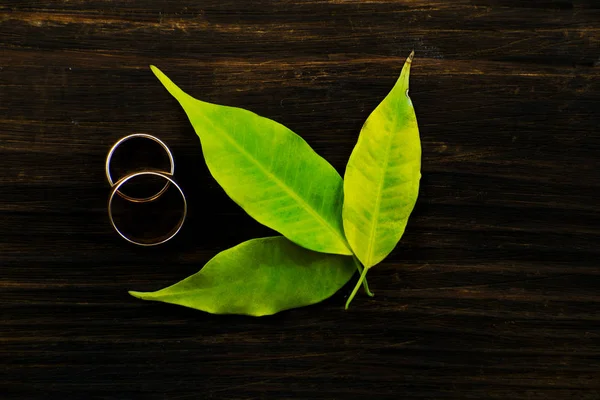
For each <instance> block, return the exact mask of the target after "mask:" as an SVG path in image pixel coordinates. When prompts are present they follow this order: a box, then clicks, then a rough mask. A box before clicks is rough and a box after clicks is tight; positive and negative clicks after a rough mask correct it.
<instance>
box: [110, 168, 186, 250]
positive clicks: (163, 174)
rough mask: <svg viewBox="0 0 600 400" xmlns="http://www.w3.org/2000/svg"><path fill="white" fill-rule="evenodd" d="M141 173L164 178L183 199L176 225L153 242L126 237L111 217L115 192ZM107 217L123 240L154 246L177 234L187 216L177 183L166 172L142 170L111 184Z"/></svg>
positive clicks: (141, 174) (181, 192)
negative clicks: (181, 209)
mask: <svg viewBox="0 0 600 400" xmlns="http://www.w3.org/2000/svg"><path fill="white" fill-rule="evenodd" d="M143 175H153V176H158V177H161V178H164V179H165V180H166V181H167V182H168V183H169V184H171V185H173V186H174V187H175V188H177V190H178V191H179V194H181V198H182V199H183V212H182V214H181V218H180V219H179V222H177V225H176V226H175V227H174V228H173V229H171V231H170V232H169V233H168V234H166V235H165V236H164V237H162V238H160V239H158V240H156V241H153V242H142V241H139V240H136V239H133V238H130V237H128V236H127V235H125V234H124V233H123V232H121V230H120V229H119V227H118V226H117V224H116V223H115V220H114V218H113V214H112V203H113V199H114V197H115V193H120V192H119V189H120V188H121V187H122V186H123V185H124V184H125V183H127V182H128V181H130V180H131V179H133V178H136V177H138V176H143ZM108 217H109V219H110V223H111V225H112V226H113V228H115V230H116V231H117V233H118V234H119V235H120V236H121V237H122V238H123V239H125V240H127V241H128V242H130V243H133V244H137V245H139V246H146V247H148V246H156V245H159V244H162V243H165V242H167V241H169V240H171V239H172V238H173V237H174V236H175V235H177V233H178V232H179V230H180V229H181V227H182V226H183V222H184V221H185V218H186V217H187V201H186V199H185V195H184V194H183V191H182V190H181V188H180V187H179V185H178V184H177V183H175V181H174V180H173V178H171V177H170V176H169V175H168V174H165V173H162V172H157V171H142V172H134V173H132V174H129V175H127V176H125V177H123V178H121V179H120V180H119V181H117V183H116V184H114V185H113V187H112V190H111V191H110V196H109V197H108Z"/></svg>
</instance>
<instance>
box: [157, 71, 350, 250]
mask: <svg viewBox="0 0 600 400" xmlns="http://www.w3.org/2000/svg"><path fill="white" fill-rule="evenodd" d="M151 68H152V71H153V72H154V74H155V75H156V76H157V77H158V79H159V80H160V81H161V82H162V84H163V85H164V86H165V87H166V88H167V90H168V91H169V93H171V94H172V95H173V97H175V98H176V99H177V100H178V101H179V103H180V104H181V106H182V107H183V109H184V110H185V112H186V113H187V115H188V118H189V119H190V122H191V123H192V125H193V126H194V129H195V130H196V133H197V134H198V136H199V137H200V142H201V144H202V150H203V153H204V158H205V160H206V164H207V165H208V168H209V170H210V172H211V174H212V175H213V177H214V178H215V179H216V180H217V182H218V183H219V184H220V185H221V186H222V187H223V189H224V190H225V192H226V193H227V194H228V195H229V197H231V198H232V199H233V200H234V201H235V202H236V203H237V204H239V205H240V206H241V207H242V208H243V209H244V210H245V211H246V212H247V213H248V214H250V216H252V217H253V218H254V219H256V220H257V221H258V222H260V223H262V224H264V225H266V226H268V227H270V228H272V229H274V230H276V231H278V232H280V233H281V234H282V235H284V236H285V237H287V238H288V239H290V240H291V241H293V242H295V243H297V244H299V245H301V246H303V247H306V248H307V249H311V250H315V251H320V252H324V253H333V254H347V255H349V254H352V251H351V250H350V247H349V245H348V242H347V241H346V239H345V237H344V233H343V225H342V217H341V215H342V213H341V207H342V198H343V186H342V185H343V183H342V178H341V177H340V175H339V174H338V173H337V171H336V170H335V169H334V168H333V167H332V166H331V165H330V164H329V163H328V162H327V161H326V160H325V159H323V158H322V157H321V156H319V155H318V154H317V153H315V152H314V150H313V149H312V148H311V147H310V146H309V145H308V143H306V142H305V141H304V140H303V139H302V138H301V137H300V136H298V135H296V134H295V133H294V132H292V131H291V130H290V129H288V128H286V127H285V126H283V125H281V124H279V123H277V122H275V121H272V120H270V119H267V118H263V117H261V116H259V115H256V114H254V113H253V112H250V111H248V110H244V109H241V108H235V107H227V106H220V105H215V104H211V103H207V102H204V101H200V100H197V99H195V98H193V97H191V96H189V95H188V94H186V93H184V92H183V91H182V90H181V89H179V87H177V86H176V85H175V84H174V83H173V82H172V81H171V80H170V79H169V78H167V77H166V76H165V75H164V74H163V73H162V72H161V71H160V70H159V69H158V68H156V67H154V66H151Z"/></svg>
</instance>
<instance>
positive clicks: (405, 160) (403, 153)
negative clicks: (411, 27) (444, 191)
mask: <svg viewBox="0 0 600 400" xmlns="http://www.w3.org/2000/svg"><path fill="white" fill-rule="evenodd" d="M412 58H413V53H411V55H410V56H409V57H408V59H407V61H406V63H405V64H404V68H402V72H401V74H400V78H398V81H397V82H396V84H395V86H394V87H393V89H392V90H391V92H390V93H389V94H388V95H387V96H386V98H385V99H384V100H383V101H382V102H381V103H380V104H379V105H378V106H377V108H376V109H375V111H373V113H371V115H370V116H369V118H368V119H367V121H366V122H365V124H364V125H363V127H362V129H361V132H360V136H359V138H358V142H357V144H356V146H355V147H354V150H353V151H352V155H351V156H350V160H349V161H348V165H347V167H346V173H345V175H344V205H343V223H344V231H345V233H346V237H347V239H348V242H349V243H350V246H351V248H352V250H353V251H354V254H356V256H357V257H358V259H359V260H360V261H361V262H362V263H363V265H364V266H365V268H367V269H368V268H371V267H372V266H373V265H375V264H377V263H379V262H380V261H381V260H383V259H384V258H385V257H386V256H387V255H388V254H389V253H390V252H391V251H392V250H393V249H394V247H395V246H396V244H397V243H398V241H399V240H400V238H401V237H402V234H403V233H404V229H405V227H406V223H407V221H408V217H409V215H410V213H411V212H412V209H413V207H414V205H415V202H416V200H417V196H418V192H419V180H420V178H421V172H420V170H421V142H420V140H419V130H418V127H417V118H416V116H415V112H414V109H413V105H412V101H411V100H410V98H409V97H408V80H409V75H410V65H411V62H412Z"/></svg>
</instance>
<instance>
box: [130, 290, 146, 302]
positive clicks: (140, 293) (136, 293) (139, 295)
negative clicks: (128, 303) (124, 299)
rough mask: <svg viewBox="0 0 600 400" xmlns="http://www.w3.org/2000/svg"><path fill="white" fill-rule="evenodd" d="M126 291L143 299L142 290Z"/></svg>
mask: <svg viewBox="0 0 600 400" xmlns="http://www.w3.org/2000/svg"><path fill="white" fill-rule="evenodd" d="M127 293H129V294H130V295H132V296H133V297H136V298H138V299H142V300H143V299H144V297H145V296H144V295H145V293H144V292H136V291H135V290H129V291H128V292H127Z"/></svg>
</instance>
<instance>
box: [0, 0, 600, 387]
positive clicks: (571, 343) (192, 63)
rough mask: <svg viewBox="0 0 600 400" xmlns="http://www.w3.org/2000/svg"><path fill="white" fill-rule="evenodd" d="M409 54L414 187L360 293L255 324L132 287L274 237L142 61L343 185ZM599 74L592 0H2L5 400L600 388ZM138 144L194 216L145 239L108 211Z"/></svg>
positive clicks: (0, 280) (1, 368)
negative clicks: (268, 121) (124, 143)
mask: <svg viewBox="0 0 600 400" xmlns="http://www.w3.org/2000/svg"><path fill="white" fill-rule="evenodd" d="M412 49H414V50H415V52H416V57H415V61H414V63H413V69H412V80H411V95H412V99H413V102H414V104H415V108H416V112H417V117H418V119H419V123H420V129H421V137H422V143H423V179H422V189H421V194H420V199H419V201H418V204H417V207H416V209H415V211H414V214H413V216H412V219H411V221H410V223H409V226H408V229H407V233H406V234H405V236H404V238H403V239H402V241H401V243H400V244H399V245H398V247H397V248H396V250H395V251H394V252H393V253H392V255H391V256H390V257H389V258H388V259H387V261H385V262H384V263H383V264H382V265H380V266H379V267H377V268H376V269H374V270H373V271H371V273H370V275H369V278H370V284H371V287H372V289H373V290H374V291H375V294H376V296H375V297H374V298H373V299H370V298H368V297H366V296H365V295H364V294H362V293H361V294H359V295H358V296H357V298H356V299H355V300H354V302H353V304H352V307H351V309H350V310H349V311H347V312H344V310H343V303H344V300H345V298H346V296H347V295H348V294H349V292H350V290H351V287H352V286H353V284H354V282H352V283H351V284H350V285H349V286H348V287H345V288H344V289H342V290H341V291H340V292H339V293H338V294H337V295H336V296H334V297H333V298H331V299H329V300H327V301H326V302H324V303H322V304H319V305H316V306H312V307H307V308H303V309H297V310H292V311H288V312H284V313H281V314H279V315H276V316H273V317H267V318H260V319H253V318H248V317H238V316H212V315H209V314H205V313H202V312H197V311H193V310H188V309H185V308H182V307H177V306H170V305H164V304H159V303H151V302H143V301H140V300H137V299H134V298H132V297H130V296H129V295H128V294H127V290H130V289H135V290H155V289H158V288H161V287H163V286H166V285H168V284H171V283H173V282H175V281H177V280H179V279H181V278H183V277H185V276H187V275H190V274H191V273H194V272H196V271H197V270H198V269H199V268H200V267H201V266H202V265H203V264H204V263H205V262H206V261H207V260H209V259H210V258H211V257H212V256H214V255H215V254H216V253H218V252H219V251H221V250H224V249H227V248H229V247H231V246H233V245H236V244H238V243H240V242H242V241H244V240H247V239H251V238H255V237H261V236H267V235H270V234H272V232H271V231H269V230H268V229H267V228H265V227H262V226H260V225H259V224H258V223H256V222H254V221H253V220H252V219H251V218H250V217H248V216H247V215H246V214H245V213H244V212H243V211H242V210H241V209H240V208H238V207H237V206H236V205H235V204H234V203H233V202H232V201H231V200H229V199H228V198H227V196H226V195H225V194H224V192H223V191H222V189H220V187H219V186H218V185H217V184H216V183H215V182H214V180H213V179H212V178H211V176H210V175H209V173H208V171H207V169H206V167H205V165H204V161H203V158H202V153H201V148H200V144H199V142H198V140H197V137H196V136H195V134H194V132H193V130H192V128H191V126H190V125H189V123H188V121H187V118H186V117H185V114H184V113H183V111H182V110H181V108H180V107H179V105H178V104H177V102H176V101H175V100H174V99H173V98H172V97H171V96H170V95H169V94H168V93H167V92H166V91H165V90H164V88H163V87H162V86H161V84H160V83H159V82H158V81H157V80H156V79H155V77H154V76H153V75H152V73H151V72H150V70H149V68H148V65H149V64H155V65H157V66H158V67H159V68H161V69H162V70H163V71H164V72H165V73H166V74H168V75H169V76H170V77H171V78H172V79H173V80H174V81H175V82H177V83H178V84H179V85H180V86H181V87H182V88H183V89H185V90H187V91H188V92H189V93H191V94H192V95H195V96H196V97H199V98H202V99H204V100H208V101H212V102H215V103H219V104H226V105H233V106H239V107H244V108H247V109H250V110H252V111H255V112H257V113H259V114H261V115H263V116H266V117H269V118H272V119H275V120H277V121H279V122H281V123H283V124H285V125H287V126H288V127H290V128H291V129H292V130H294V131H295V132H297V133H298V134H300V135H301V136H302V137H304V138H305V139H306V140H307V141H308V142H309V143H310V144H311V145H312V146H313V147H314V148H315V149H316V151H317V152H318V153H319V154H321V155H322V156H324V157H325V158H326V159H327V160H329V161H330V162H331V163H332V164H333V165H334V166H335V168H337V169H338V170H339V171H340V173H343V170H344V166H345V162H346V160H347V159H348V156H349V155H350V152H351V150H352V148H353V145H354V143H355V141H356V138H357V135H358V132H359V130H360V127H361V124H362V122H363V121H364V120H365V119H366V117H367V116H368V115H369V113H370V112H371V111H372V110H373V109H374V107H375V106H376V105H377V104H378V103H379V101H381V99H382V98H383V97H384V96H385V95H386V94H387V92H388V90H389V89H390V88H391V87H392V85H393V83H394V82H395V80H396V78H397V76H398V74H399V72H400V69H401V67H402V63H403V61H404V58H405V57H406V56H408V54H409V53H410V51H411V50H412ZM599 78H600V4H599V2H598V1H596V0H587V1H586V0H557V1H552V0H546V1H523V0H453V1H442V0H439V1H430V0H398V1H391V0H387V1H386V0H369V1H350V0H348V1H342V0H337V1H336V0H329V1H326V0H314V1H309V0H284V1H267V0H256V1H233V0H229V1H227V0H178V1H167V0H124V1H109V0H88V1H83V0H70V1H69V0H57V1H48V0H45V1H43V0H40V1H33V0H29V1H22V0H18V1H17V0H2V1H0V165H1V167H2V174H1V176H0V182H1V190H0V219H1V225H0V226H1V231H0V265H1V272H0V288H1V294H0V312H1V316H2V326H1V331H0V333H1V337H0V385H1V387H0V392H1V393H2V395H0V396H1V397H2V398H18V399H30V398H57V399H67V398H78V399H92V398H98V399H109V398H112V399H130V398H147V399H154V398H156V399H163V398H164V399H188V398H189V399H192V398H193V399H204V398H207V399H208V398H214V399H282V398H299V399H354V398H357V399H359V398H364V399H447V398H457V399H458V398H465V399H466V398H468V399H599V398H600V315H599V305H600V293H599V291H600V266H599V265H598V259H599V255H600V250H599V245H598V239H599V234H600V228H599V225H600V213H599V211H598V202H597V196H598V190H599V189H600V172H599V170H600V161H599V155H600V153H599V151H600V133H598V126H599V124H600V116H599V113H598V111H599V104H600V84H599ZM133 132H146V133H150V134H154V135H157V136H158V137H160V138H161V139H163V140H164V141H166V142H167V144H168V145H169V146H171V148H172V150H173V152H174V154H175V158H176V162H177V171H176V179H177V181H178V182H179V183H180V184H181V186H182V187H183V189H184V190H185V192H186V194H187V195H188V201H189V204H190V215H189V219H188V220H187V222H186V224H185V226H184V228H183V230H182V232H180V234H179V235H178V236H177V237H176V238H175V239H174V240H172V241H171V242H169V243H168V244H166V245H163V246H159V247H157V248H139V247H136V246H133V245H130V244H128V243H126V242H125V241H124V240H122V239H121V238H120V237H118V236H117V234H116V233H115V232H114V231H113V230H112V228H111V226H110V225H109V223H108V218H107V213H106V200H107V195H108V193H109V187H108V185H107V183H106V181H105V178H104V170H103V168H104V160H105V156H106V153H107V151H108V149H109V148H110V147H111V145H112V144H113V143H114V142H115V141H116V140H117V139H119V138H120V137H122V136H125V135H127V134H130V133H133ZM594 197H595V198H594Z"/></svg>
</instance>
